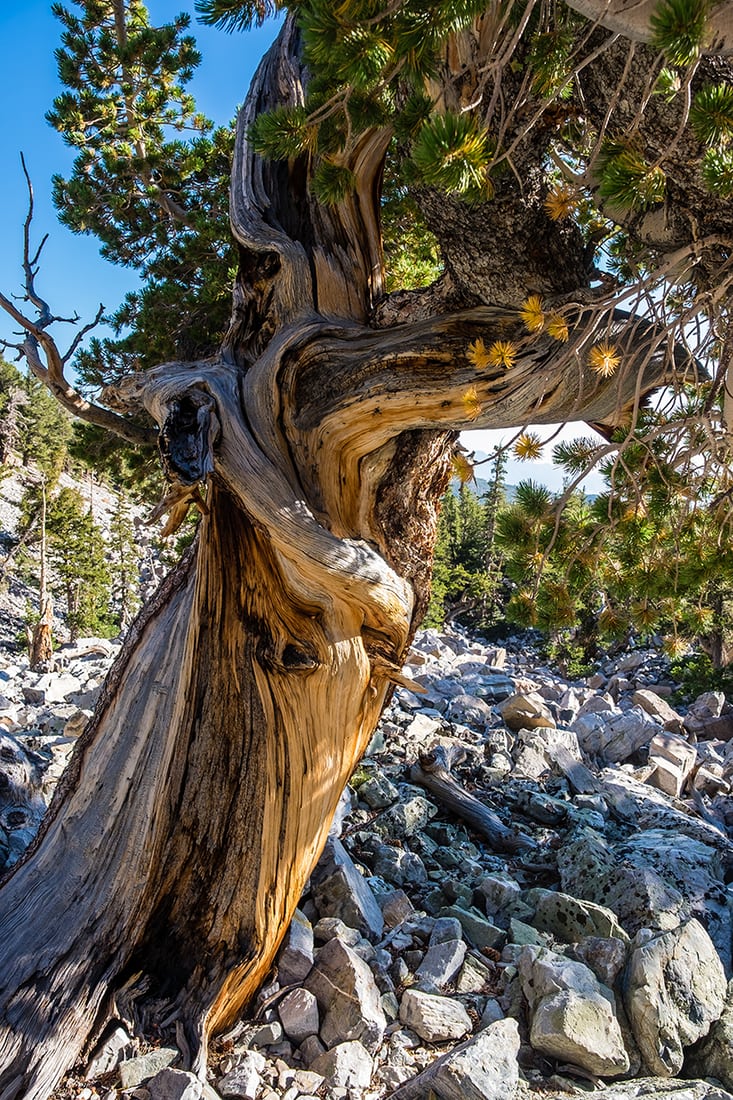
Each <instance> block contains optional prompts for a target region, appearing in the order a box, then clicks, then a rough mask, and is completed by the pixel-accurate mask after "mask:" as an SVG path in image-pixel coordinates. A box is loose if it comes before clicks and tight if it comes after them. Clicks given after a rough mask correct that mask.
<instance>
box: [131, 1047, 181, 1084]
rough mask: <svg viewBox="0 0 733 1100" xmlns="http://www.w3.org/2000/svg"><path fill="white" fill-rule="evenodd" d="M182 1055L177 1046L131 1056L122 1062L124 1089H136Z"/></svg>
mask: <svg viewBox="0 0 733 1100" xmlns="http://www.w3.org/2000/svg"><path fill="white" fill-rule="evenodd" d="M179 1057H180V1055H179V1053H178V1051H177V1050H176V1049H175V1047H159V1048H158V1049H157V1050H149V1051H148V1052H147V1054H141V1055H140V1056H139V1057H138V1058H129V1059H128V1060H127V1061H126V1062H120V1084H121V1085H122V1087H123V1089H134V1088H136V1087H137V1086H138V1085H141V1084H142V1083H143V1081H147V1080H148V1078H149V1077H153V1076H155V1074H156V1073H158V1072H159V1071H160V1070H162V1069H168V1067H169V1066H172V1065H173V1063H174V1062H176V1061H178V1058H179Z"/></svg>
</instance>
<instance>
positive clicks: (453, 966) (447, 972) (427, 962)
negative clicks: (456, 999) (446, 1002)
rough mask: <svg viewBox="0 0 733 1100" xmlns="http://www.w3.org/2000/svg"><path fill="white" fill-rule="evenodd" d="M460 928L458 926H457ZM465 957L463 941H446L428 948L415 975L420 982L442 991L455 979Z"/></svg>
mask: <svg viewBox="0 0 733 1100" xmlns="http://www.w3.org/2000/svg"><path fill="white" fill-rule="evenodd" d="M459 927H460V926H459ZM465 957H466V945H465V943H464V942H463V940H447V941H446V942H444V943H435V944H433V945H432V947H429V948H428V950H427V952H426V954H425V958H424V959H423V961H422V962H421V963H420V965H419V966H418V968H417V970H416V971H415V974H416V976H417V978H418V979H419V980H420V981H424V982H430V983H431V984H432V985H434V986H437V988H438V989H443V988H444V987H445V986H446V985H448V982H450V981H452V980H453V978H455V976H456V974H457V973H458V971H459V970H460V969H461V966H462V965H463V960H464V958H465Z"/></svg>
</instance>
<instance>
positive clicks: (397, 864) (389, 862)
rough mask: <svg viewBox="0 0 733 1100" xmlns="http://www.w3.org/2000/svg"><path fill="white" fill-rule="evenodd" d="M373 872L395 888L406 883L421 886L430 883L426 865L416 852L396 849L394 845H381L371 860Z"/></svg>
mask: <svg viewBox="0 0 733 1100" xmlns="http://www.w3.org/2000/svg"><path fill="white" fill-rule="evenodd" d="M370 862H371V867H372V871H373V872H374V874H375V875H379V876H380V877H381V878H383V879H384V881H385V882H389V883H392V885H394V886H403V885H405V884H406V883H407V884H411V885H412V886H420V885H421V884H422V883H424V882H427V881H428V872H427V871H426V869H425V864H424V863H423V861H422V860H421V859H420V857H419V856H418V855H417V854H416V853H415V852H410V851H407V850H405V849H404V848H396V847H394V845H392V844H380V845H378V846H377V847H376V848H375V850H374V855H373V857H372V859H371V860H370Z"/></svg>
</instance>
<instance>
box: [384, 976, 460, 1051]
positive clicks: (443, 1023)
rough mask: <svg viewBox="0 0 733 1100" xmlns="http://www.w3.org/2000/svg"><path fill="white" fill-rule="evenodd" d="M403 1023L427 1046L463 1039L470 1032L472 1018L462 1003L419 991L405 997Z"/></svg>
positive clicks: (407, 993) (401, 1005) (401, 1012)
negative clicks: (448, 1040)
mask: <svg viewBox="0 0 733 1100" xmlns="http://www.w3.org/2000/svg"><path fill="white" fill-rule="evenodd" d="M400 1020H401V1021H402V1023H403V1024H404V1025H405V1026H406V1027H409V1028H411V1029H412V1030H413V1031H414V1032H416V1033H417V1034H418V1035H419V1036H420V1038H421V1039H424V1040H425V1042H427V1043H441V1042H444V1041H445V1040H446V1039H462V1038H463V1036H464V1035H467V1034H468V1033H469V1032H470V1030H471V1019H470V1017H469V1015H468V1013H467V1012H466V1010H465V1008H464V1007H463V1005H462V1004H461V1002H460V1001H456V1000H454V999H453V998H452V997H439V996H437V995H436V994H434V993H423V992H422V991H421V990H419V989H406V990H405V992H404V993H403V994H402V1000H401V1001H400Z"/></svg>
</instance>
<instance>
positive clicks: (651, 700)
mask: <svg viewBox="0 0 733 1100" xmlns="http://www.w3.org/2000/svg"><path fill="white" fill-rule="evenodd" d="M631 701H632V703H635V704H636V705H637V706H640V707H641V708H642V710H645V711H646V712H647V714H650V715H651V716H652V718H658V719H659V720H660V722H661V723H662V725H663V726H664V728H665V729H666V730H669V731H670V732H671V733H682V728H683V726H682V718H681V717H680V715H679V714H678V713H677V711H676V710H674V708H673V707H671V706H670V705H669V703H668V702H667V700H666V699H662V697H661V696H660V695H657V693H656V691H652V690H651V688H639V689H638V690H637V691H635V692H634V694H633V695H632V696H631Z"/></svg>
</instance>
